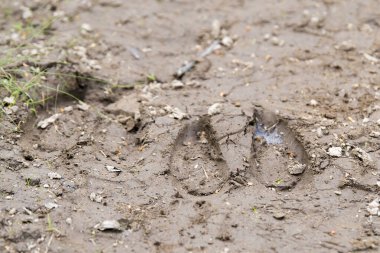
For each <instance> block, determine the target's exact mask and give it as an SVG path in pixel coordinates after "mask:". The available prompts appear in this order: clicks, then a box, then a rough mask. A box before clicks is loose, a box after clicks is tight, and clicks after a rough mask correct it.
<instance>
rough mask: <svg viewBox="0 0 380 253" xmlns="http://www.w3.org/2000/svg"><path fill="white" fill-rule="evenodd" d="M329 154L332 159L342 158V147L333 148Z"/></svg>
mask: <svg viewBox="0 0 380 253" xmlns="http://www.w3.org/2000/svg"><path fill="white" fill-rule="evenodd" d="M327 154H329V155H330V156H332V157H341V156H342V148H341V147H331V148H329V150H328V152H327Z"/></svg>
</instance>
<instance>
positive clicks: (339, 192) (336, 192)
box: [334, 191, 342, 196]
mask: <svg viewBox="0 0 380 253" xmlns="http://www.w3.org/2000/svg"><path fill="white" fill-rule="evenodd" d="M334 193H335V194H336V195H338V196H340V195H342V192H341V191H335V192H334Z"/></svg>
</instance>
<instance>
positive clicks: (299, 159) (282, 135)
mask: <svg viewBox="0 0 380 253" xmlns="http://www.w3.org/2000/svg"><path fill="white" fill-rule="evenodd" d="M251 161H252V168H253V174H254V176H255V177H256V178H257V179H258V180H259V181H260V182H261V183H263V184H265V185H266V186H267V187H273V188H276V189H279V190H289V189H292V188H294V187H295V186H296V185H297V183H298V182H299V181H300V180H301V178H302V177H303V176H304V174H306V173H307V170H308V156H307V153H306V151H305V149H304V147H303V145H302V144H301V143H300V141H299V140H298V139H297V137H296V136H295V134H294V133H293V132H292V130H291V129H289V127H288V125H287V123H286V121H285V120H283V119H281V118H278V117H277V115H275V114H273V113H270V112H267V111H264V110H261V109H256V110H255V112H254V133H253V141H252V160H251Z"/></svg>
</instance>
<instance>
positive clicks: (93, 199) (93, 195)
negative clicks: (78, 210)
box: [90, 192, 103, 203]
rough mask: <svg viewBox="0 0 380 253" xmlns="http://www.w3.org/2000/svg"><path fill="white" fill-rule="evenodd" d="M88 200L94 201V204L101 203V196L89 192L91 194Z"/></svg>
mask: <svg viewBox="0 0 380 253" xmlns="http://www.w3.org/2000/svg"><path fill="white" fill-rule="evenodd" d="M90 200H91V201H94V202H97V203H102V200H103V196H101V195H100V194H98V193H95V192H91V194H90Z"/></svg>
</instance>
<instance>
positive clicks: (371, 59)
mask: <svg viewBox="0 0 380 253" xmlns="http://www.w3.org/2000/svg"><path fill="white" fill-rule="evenodd" d="M363 56H364V58H366V59H367V60H368V61H370V62H372V63H377V62H379V59H378V58H376V57H374V56H372V55H369V54H367V53H364V54H363Z"/></svg>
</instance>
